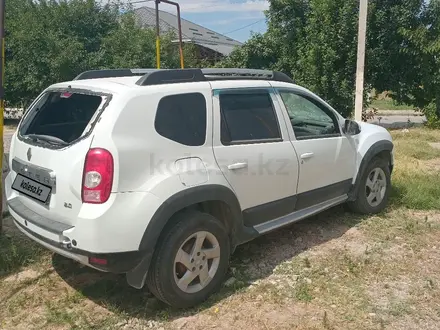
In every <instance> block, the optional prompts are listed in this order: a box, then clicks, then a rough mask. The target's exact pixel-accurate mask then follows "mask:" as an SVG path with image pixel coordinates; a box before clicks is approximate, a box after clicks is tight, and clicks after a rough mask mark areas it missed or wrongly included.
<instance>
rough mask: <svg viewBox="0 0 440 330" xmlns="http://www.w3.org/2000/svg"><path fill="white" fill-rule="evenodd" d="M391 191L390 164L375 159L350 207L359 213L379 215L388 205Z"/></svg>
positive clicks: (367, 169) (365, 173)
mask: <svg viewBox="0 0 440 330" xmlns="http://www.w3.org/2000/svg"><path fill="white" fill-rule="evenodd" d="M390 190H391V174H390V168H389V166H388V162H387V161H386V160H384V159H381V158H375V159H373V161H372V162H371V164H370V165H368V167H367V168H366V170H365V172H364V173H363V175H362V178H361V181H360V183H359V190H358V194H357V198H356V200H355V201H353V202H350V203H349V204H348V205H349V207H350V209H351V210H353V211H355V212H358V213H363V214H374V213H379V212H381V211H383V210H384V209H385V207H386V206H387V204H388V199H389V195H390Z"/></svg>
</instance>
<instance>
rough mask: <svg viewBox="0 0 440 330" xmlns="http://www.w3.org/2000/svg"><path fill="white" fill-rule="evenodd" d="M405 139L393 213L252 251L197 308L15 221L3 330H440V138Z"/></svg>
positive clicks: (315, 221)
mask: <svg viewBox="0 0 440 330" xmlns="http://www.w3.org/2000/svg"><path fill="white" fill-rule="evenodd" d="M393 135H394V138H395V142H396V164H395V165H396V166H395V173H394V174H393V184H394V191H393V198H392V203H391V205H390V207H389V209H388V210H387V211H386V212H385V213H383V214H380V215H377V216H365V217H362V216H356V215H353V214H351V213H348V212H346V211H345V210H344V208H343V207H338V208H336V209H333V210H330V211H328V212H325V213H323V214H321V215H319V216H317V217H314V218H312V219H309V220H305V221H303V222H300V223H297V224H295V225H293V226H290V227H287V228H283V229H280V230H278V231H276V232H273V233H270V234H268V235H266V236H263V237H261V238H259V239H257V240H255V241H253V242H250V243H248V244H245V245H243V246H240V247H239V248H238V249H237V251H236V254H235V255H234V256H233V258H232V261H231V270H230V274H229V276H230V277H232V276H233V277H234V278H235V279H236V281H235V283H234V284H233V285H232V286H231V287H224V288H223V289H222V290H221V291H220V292H219V293H217V294H215V295H214V296H213V297H212V298H210V299H209V300H208V301H207V302H206V303H205V304H203V305H201V306H199V307H197V308H195V309H191V310H186V311H179V310H173V309H171V308H168V307H167V306H164V305H163V304H161V303H160V302H158V301H157V300H156V299H155V298H154V297H152V296H151V295H150V294H149V293H148V292H146V291H138V290H135V289H132V288H130V287H128V286H127V284H126V283H125V279H124V278H123V276H118V275H111V274H101V273H98V272H95V271H93V270H90V269H88V268H84V267H79V265H77V264H76V263H74V262H72V261H69V260H67V259H64V258H62V257H59V256H52V255H50V254H48V253H47V252H45V251H43V250H41V249H39V248H37V247H36V246H35V245H33V244H32V243H31V242H30V241H29V240H27V239H24V238H22V237H21V236H17V235H15V234H14V231H13V229H12V228H8V227H9V225H7V232H8V233H9V234H10V235H12V237H11V238H8V239H5V238H0V270H1V271H2V272H3V275H0V277H1V278H0V296H1V297H2V299H1V300H0V328H4V329H42V328H44V329H71V328H77V329H121V328H123V329H145V328H147V329H148V328H155V329H160V328H163V329H206V328H216V329H234V328H235V329H244V328H249V329H264V330H266V329H420V328H423V329H438V328H439V324H440V289H439V286H440V272H439V271H438V269H440V243H439V241H438V237H440V198H439V197H440V192H439V191H440V180H439V179H440V177H439V172H438V171H437V169H438V168H437V167H436V166H437V165H439V164H440V150H437V149H435V148H432V147H430V146H429V145H427V144H426V142H440V132H438V131H428V130H424V129H415V130H411V131H410V132H407V133H402V132H394V133H393ZM428 147H429V148H428ZM7 224H10V220H8V222H7ZM11 251H12V252H11Z"/></svg>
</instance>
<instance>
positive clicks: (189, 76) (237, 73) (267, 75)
mask: <svg viewBox="0 0 440 330" xmlns="http://www.w3.org/2000/svg"><path fill="white" fill-rule="evenodd" d="M232 79H234V80H239V79H241V80H243V79H252V80H272V81H282V82H287V83H292V84H293V83H294V81H293V80H292V78H290V77H289V76H287V75H286V74H284V73H282V72H278V71H270V70H254V69H229V68H228V69H175V70H152V71H151V72H148V73H147V74H145V75H144V76H143V77H142V78H140V79H139V80H138V81H137V82H136V84H137V85H140V86H148V85H160V84H172V83H182V82H200V81H206V80H232Z"/></svg>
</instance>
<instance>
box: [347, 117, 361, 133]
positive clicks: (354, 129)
mask: <svg viewBox="0 0 440 330" xmlns="http://www.w3.org/2000/svg"><path fill="white" fill-rule="evenodd" d="M360 132H361V127H360V126H359V124H358V123H357V122H355V121H354V120H350V119H346V120H345V124H344V133H345V134H347V135H358V134H359V133H360Z"/></svg>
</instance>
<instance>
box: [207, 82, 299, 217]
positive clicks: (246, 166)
mask: <svg viewBox="0 0 440 330" xmlns="http://www.w3.org/2000/svg"><path fill="white" fill-rule="evenodd" d="M280 118H281V123H282V124H280V120H279V119H280ZM214 154H215V157H216V160H217V163H218V165H219V167H220V168H221V170H222V172H223V174H224V176H225V178H226V179H227V181H228V182H229V184H230V185H231V187H232V189H233V190H234V191H235V193H236V195H237V197H238V200H239V202H240V205H241V208H242V210H244V211H243V215H244V221H245V224H246V225H248V226H254V225H257V224H260V223H263V222H266V221H268V220H272V219H275V218H278V217H281V216H283V215H286V214H289V213H292V212H293V211H294V209H295V201H296V196H295V194H296V188H297V183H298V159H297V156H296V153H295V151H294V149H293V147H292V144H291V142H290V139H289V136H288V133H287V128H286V125H285V123H284V122H283V118H282V114H281V108H280V105H279V104H278V101H277V98H276V96H275V95H274V93H273V92H272V89H271V88H270V87H269V86H268V88H256V89H242V88H238V89H232V90H216V91H215V93H214Z"/></svg>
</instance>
